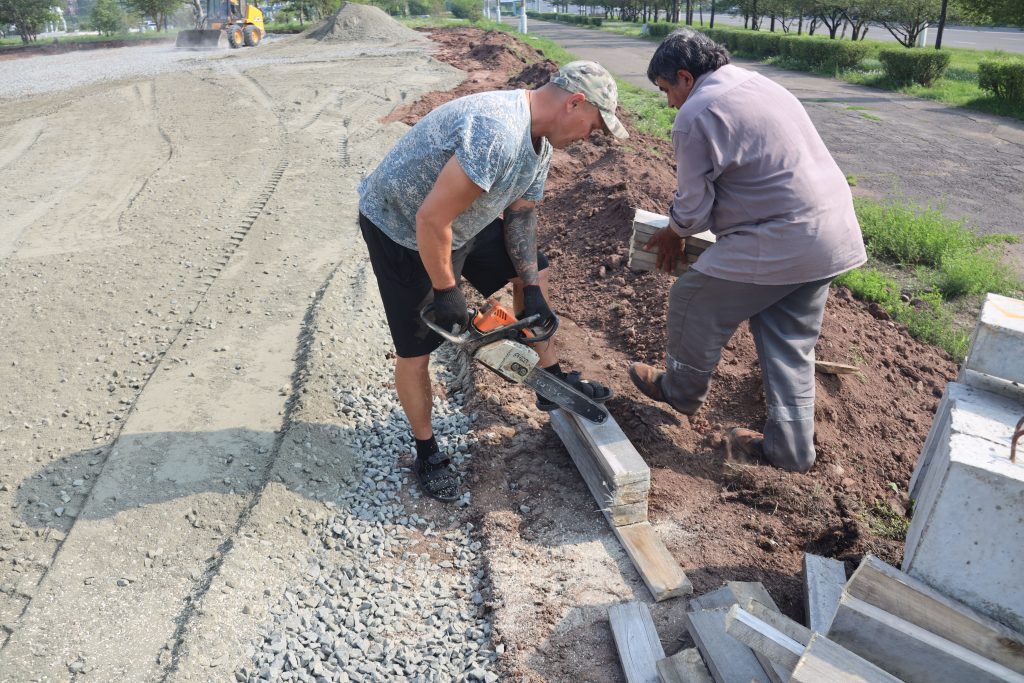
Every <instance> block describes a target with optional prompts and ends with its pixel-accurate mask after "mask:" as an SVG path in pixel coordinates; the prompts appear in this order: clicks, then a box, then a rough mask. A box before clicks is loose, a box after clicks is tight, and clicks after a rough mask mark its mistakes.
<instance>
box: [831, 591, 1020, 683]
mask: <svg viewBox="0 0 1024 683" xmlns="http://www.w3.org/2000/svg"><path fill="white" fill-rule="evenodd" d="M828 637H829V640H831V641H833V642H835V643H837V644H839V645H841V646H843V647H845V648H846V649H847V650H850V651H851V652H853V653H854V654H856V655H859V656H860V657H863V658H864V659H866V660H868V661H869V662H871V663H873V664H876V665H877V666H880V667H881V668H883V669H885V670H886V671H888V672H889V673H891V674H893V675H894V676H897V677H898V678H901V679H903V680H904V681H906V682H907V683H936V682H937V681H968V682H969V683H996V682H997V681H999V682H1001V683H1007V682H1013V683H1024V675H1022V674H1019V673H1015V672H1014V671H1012V670H1010V669H1009V668H1007V667H1005V666H1003V665H1002V664H999V663H997V662H994V661H992V660H991V659H987V658H985V657H982V656H981V655H979V654H977V653H976V652H972V651H970V650H968V649H967V648H965V647H963V646H962V645H957V644H956V643H954V642H952V641H950V640H946V639H945V638H943V637H941V636H938V635H936V634H934V633H932V632H931V631H926V630H925V629H923V628H921V627H920V626H917V625H915V624H912V623H910V622H909V621H907V620H906V619H901V618H899V617H897V616H893V615H892V614H889V613H888V612H886V611H884V610H882V609H880V608H878V607H875V606H874V605H869V604H868V603H866V602H864V601H863V600H858V599H857V598H855V597H853V596H852V595H850V594H849V593H847V592H845V591H844V592H843V597H842V599H841V600H840V601H839V607H838V609H836V614H835V617H834V618H833V619H832V627H831V628H830V629H829V632H828ZM940 674H941V675H940Z"/></svg>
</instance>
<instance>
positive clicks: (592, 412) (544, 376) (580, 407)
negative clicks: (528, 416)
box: [522, 367, 608, 424]
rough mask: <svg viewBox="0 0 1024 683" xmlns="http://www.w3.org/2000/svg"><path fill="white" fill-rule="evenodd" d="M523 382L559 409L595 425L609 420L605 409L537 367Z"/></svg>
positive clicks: (566, 383)
mask: <svg viewBox="0 0 1024 683" xmlns="http://www.w3.org/2000/svg"><path fill="white" fill-rule="evenodd" d="M522 382H523V384H525V385H527V386H529V387H530V388H532V389H533V390H534V391H536V392H537V393H538V394H540V395H541V396H543V397H544V398H546V399H547V400H549V401H551V402H552V403H554V404H556V405H557V406H558V407H559V408H564V409H565V410H568V411H569V412H571V413H574V414H576V415H579V416H580V417H582V418H583V419H585V420H589V421H591V422H593V423H594V424H604V422H605V421H606V420H607V419H608V413H607V412H606V411H605V409H604V408H602V407H601V406H600V405H598V404H597V403H595V402H594V401H591V400H590V399H589V398H587V397H586V396H585V395H584V394H582V393H581V392H580V391H579V390H578V389H576V388H575V387H573V386H572V385H571V384H569V383H568V382H565V381H562V380H561V379H559V378H558V377H556V376H554V375H552V374H551V373H550V372H548V371H547V370H542V369H541V368H538V367H535V368H534V369H533V370H531V371H530V372H529V373H528V374H527V375H526V376H525V377H523V379H522Z"/></svg>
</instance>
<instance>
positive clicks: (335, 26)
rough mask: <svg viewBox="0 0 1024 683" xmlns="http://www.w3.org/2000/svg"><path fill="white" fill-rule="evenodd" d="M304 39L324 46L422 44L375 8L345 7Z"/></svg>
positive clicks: (423, 38) (422, 39)
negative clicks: (327, 44)
mask: <svg viewBox="0 0 1024 683" xmlns="http://www.w3.org/2000/svg"><path fill="white" fill-rule="evenodd" d="M303 35H305V36H306V37H307V38H312V39H313V40H319V41H326V42H338V41H341V42H352V43H368V42H378V41H383V42H387V43H403V44H405V43H409V42H417V43H426V42H429V40H430V39H429V38H427V37H426V36H424V35H423V34H422V33H417V32H416V31H413V30H412V29H409V28H406V27H405V26H402V25H401V24H399V23H398V22H397V21H395V20H394V19H392V18H391V17H390V16H388V15H387V13H386V12H384V11H383V10H381V9H380V8H378V7H373V6H370V5H356V4H354V3H351V2H350V3H346V4H345V5H343V6H342V8H341V9H339V10H338V11H337V12H335V13H334V14H333V15H331V16H330V17H328V18H327V19H324V20H323V21H322V22H321V23H320V24H318V25H317V26H314V27H313V28H311V29H310V30H309V31H307V32H306V33H305V34H303Z"/></svg>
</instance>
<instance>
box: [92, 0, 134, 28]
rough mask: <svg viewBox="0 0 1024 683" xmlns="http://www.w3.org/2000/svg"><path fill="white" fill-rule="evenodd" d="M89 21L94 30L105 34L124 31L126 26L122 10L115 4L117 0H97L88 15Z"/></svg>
mask: <svg viewBox="0 0 1024 683" xmlns="http://www.w3.org/2000/svg"><path fill="white" fill-rule="evenodd" d="M89 22H90V24H91V25H92V27H93V29H94V30H96V31H98V32H99V33H101V34H102V35H105V36H109V35H113V34H115V33H119V32H121V31H124V30H125V28H126V26H127V24H126V22H125V16H124V10H122V9H121V6H120V5H118V4H117V0H97V1H96V4H95V5H94V6H93V8H92V14H90V15H89Z"/></svg>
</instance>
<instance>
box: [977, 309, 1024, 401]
mask: <svg viewBox="0 0 1024 683" xmlns="http://www.w3.org/2000/svg"><path fill="white" fill-rule="evenodd" d="M963 367H964V369H966V370H973V371H975V372H979V373H982V374H985V375H991V376H993V377H999V378H1001V379H1004V380H1007V381H1010V382H1018V383H1021V382H1024V301H1022V300H1020V299H1012V298H1010V297H1006V296H1000V295H998V294H988V295H986V296H985V303H984V304H983V305H982V308H981V315H980V316H979V318H978V324H977V325H976V326H975V328H974V334H973V335H972V338H971V350H970V351H969V352H968V354H967V359H966V360H965V361H964V365H963Z"/></svg>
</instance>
